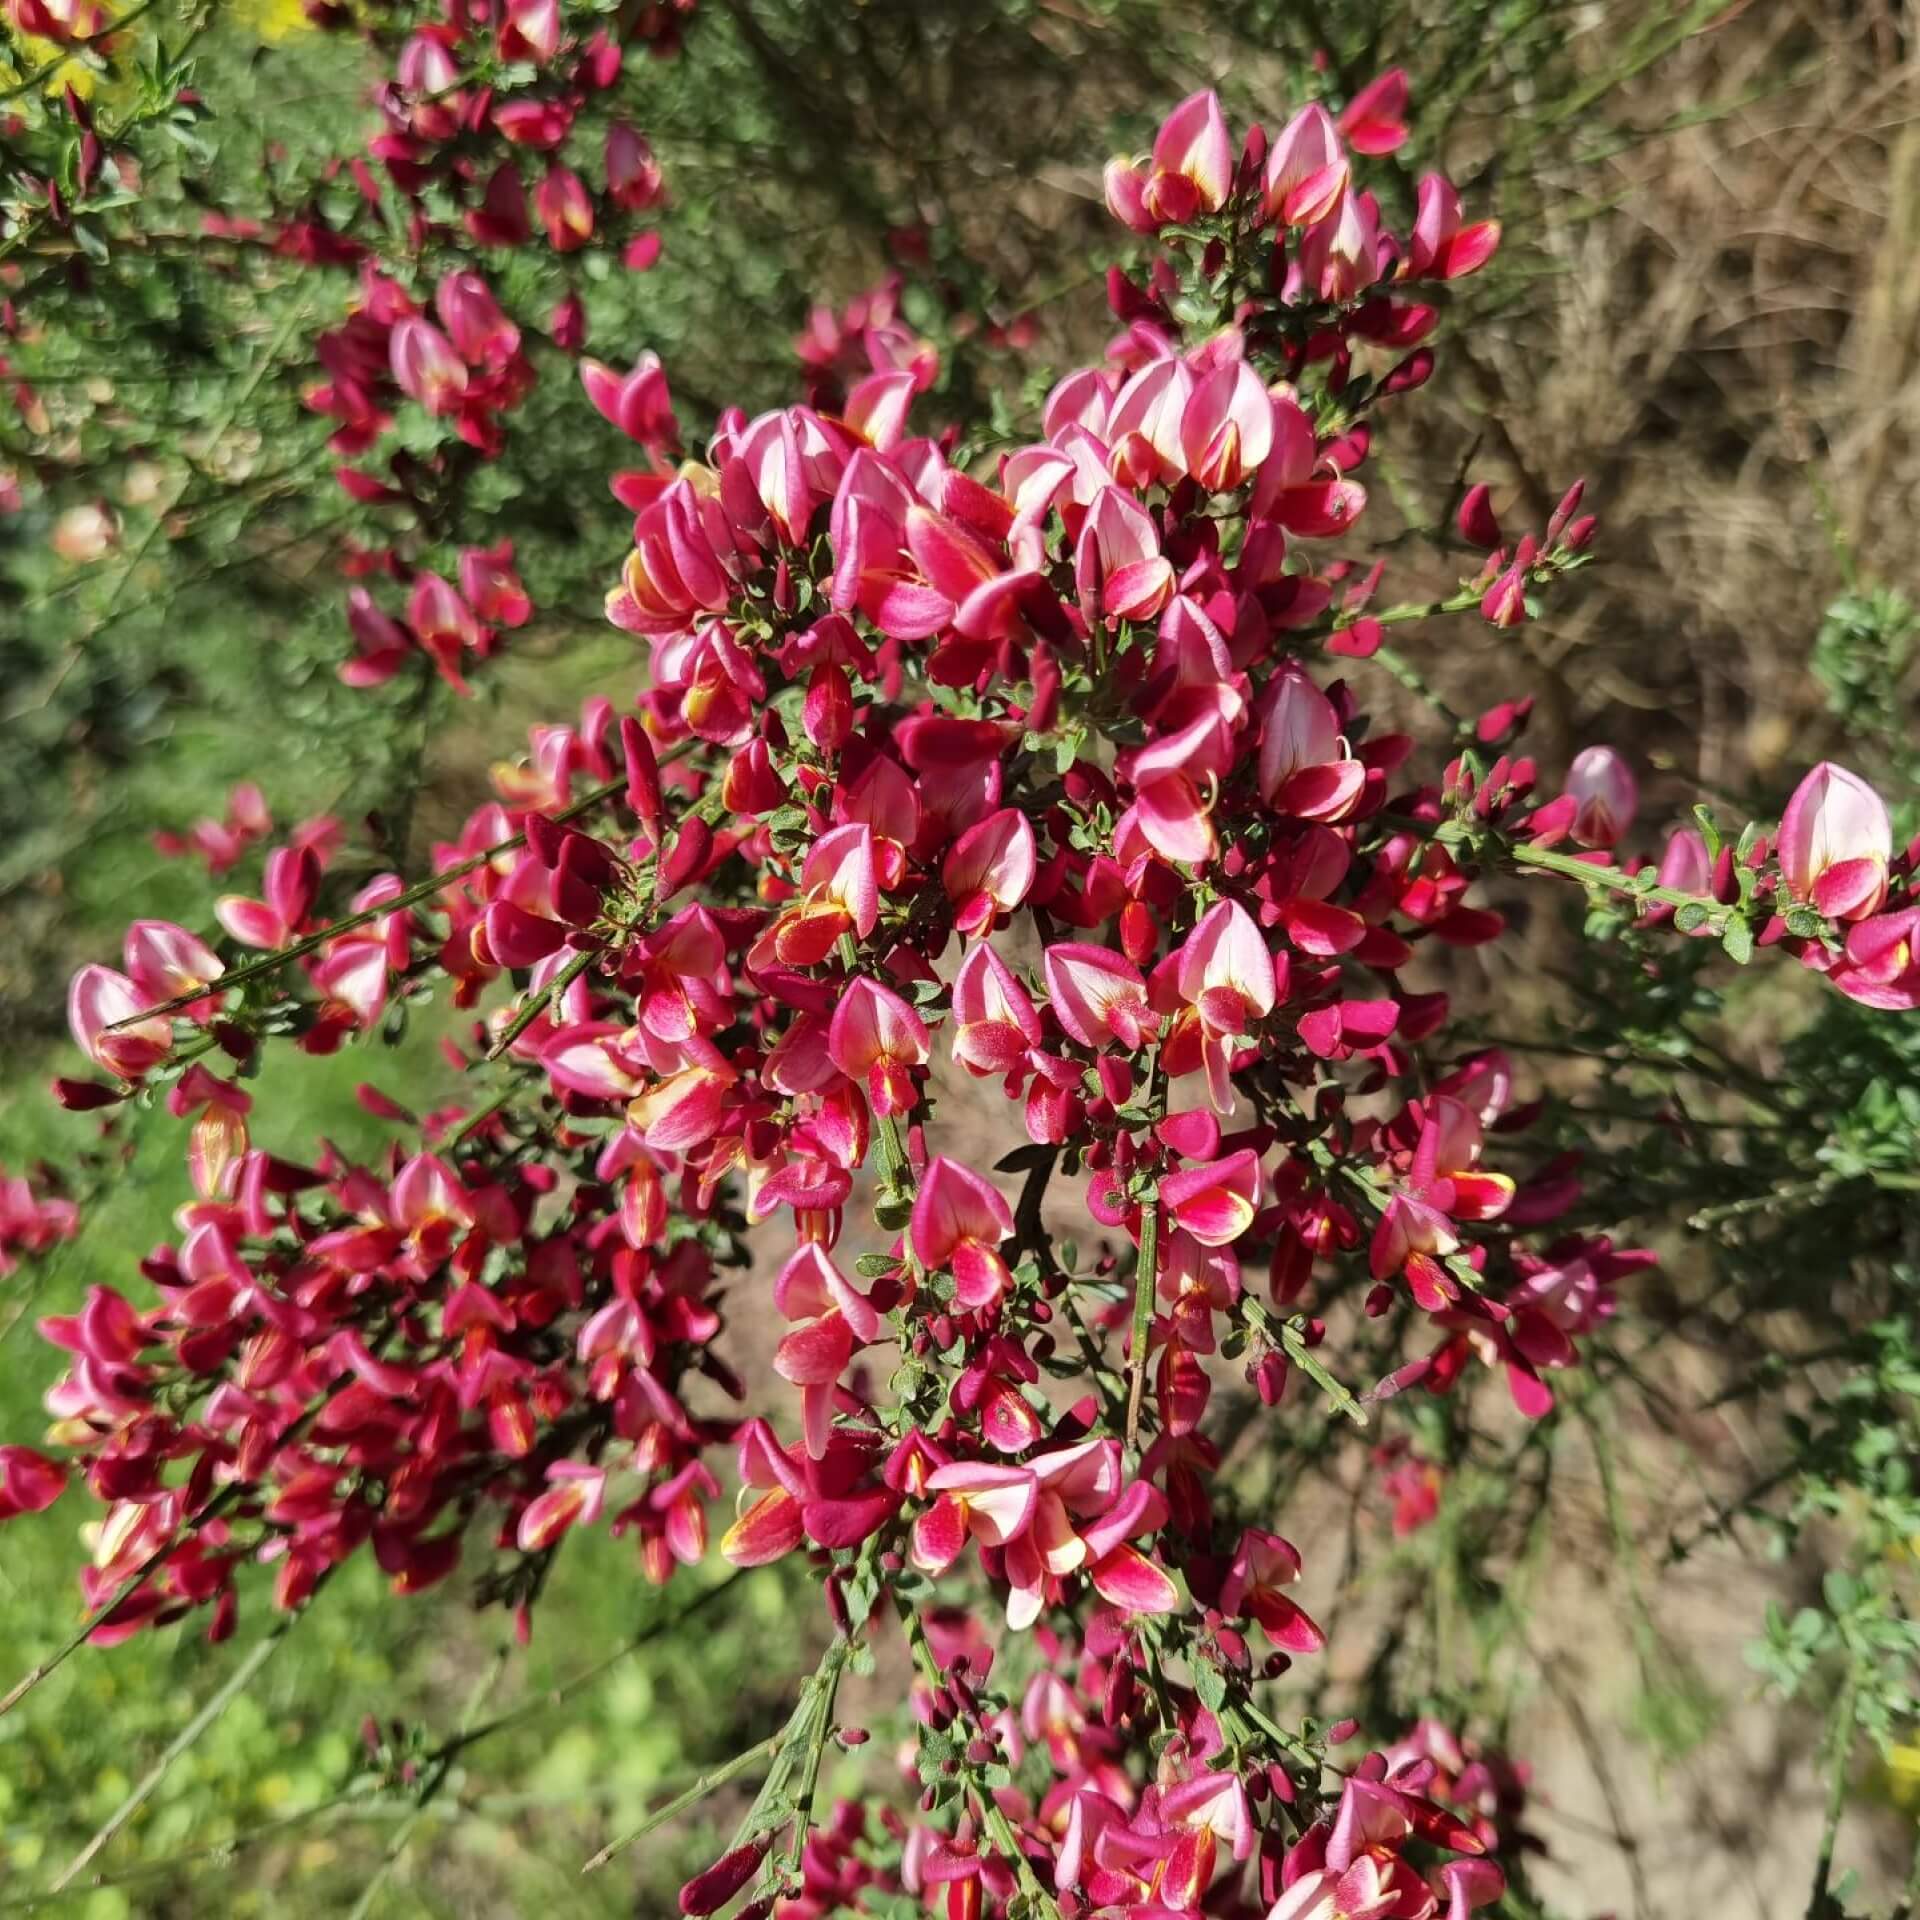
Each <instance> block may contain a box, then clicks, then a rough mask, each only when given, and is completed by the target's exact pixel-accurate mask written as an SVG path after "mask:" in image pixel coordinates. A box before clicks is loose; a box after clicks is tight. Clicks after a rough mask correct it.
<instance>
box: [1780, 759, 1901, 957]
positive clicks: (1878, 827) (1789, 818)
mask: <svg viewBox="0 0 1920 1920" xmlns="http://www.w3.org/2000/svg"><path fill="white" fill-rule="evenodd" d="M1892 852H1893V826H1892V823H1891V822H1890V821H1889V820H1888V818H1887V809H1886V806H1885V803H1884V802H1883V801H1882V800H1881V798H1880V796H1879V795H1878V794H1877V793H1875V792H1874V790H1873V789H1872V788H1871V787H1870V786H1868V785H1867V783H1866V782H1865V781H1864V780H1862V779H1861V778H1860V776H1859V775H1858V774H1857V773H1849V772H1848V771H1847V769H1846V768H1845V767H1837V766H1835V765H1834V764H1833V762H1832V761H1831V760H1823V761H1821V763H1820V764H1819V765H1818V766H1817V767H1815V768H1814V770H1813V771H1812V772H1811V773H1810V774H1808V775H1807V777H1806V778H1805V779H1804V780H1802V781H1801V782H1800V784H1799V785H1798V786H1797V787H1795V788H1794V790H1793V797H1792V799H1790V800H1789V801H1788V802H1787V810H1786V812H1785V813H1784V814H1782V815H1781V818H1780V842H1779V856H1780V875H1781V878H1782V879H1783V880H1785V882H1786V883H1787V891H1788V893H1789V894H1791V895H1792V896H1793V898H1794V899H1796V900H1803V901H1807V902H1809V903H1811V904H1812V905H1813V906H1814V907H1816V908H1817V909H1818V910H1819V911H1820V912H1821V913H1824V914H1825V915H1826V916H1827V918H1828V919H1830V920H1864V919H1866V918H1867V917H1868V915H1870V914H1873V913H1876V912H1878V911H1879V907H1880V903H1881V902H1882V901H1883V900H1884V899H1885V898H1886V897H1887V862H1888V860H1889V858H1890V857H1891V855H1892Z"/></svg>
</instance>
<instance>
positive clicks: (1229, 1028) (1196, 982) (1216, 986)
mask: <svg viewBox="0 0 1920 1920" xmlns="http://www.w3.org/2000/svg"><path fill="white" fill-rule="evenodd" d="M1175 978H1176V981H1177V984H1178V988H1179V993H1180V998H1181V999H1182V1000H1184V1001H1185V1002H1186V1003H1187V1005H1188V1006H1189V1007H1190V1008H1191V1009H1192V1010H1193V1017H1194V1019H1195V1021H1196V1022H1197V1026H1198V1040H1199V1050H1200V1062H1201V1064H1202V1065H1203V1066H1204V1067H1205V1069H1206V1074H1207V1096H1208V1098H1209V1099H1210V1100H1211V1101H1212V1103H1213V1110H1214V1111H1215V1112H1216V1113H1218V1114H1222V1115H1229V1114H1231V1113H1232V1112H1233V1110H1234V1099H1233V1081H1232V1071H1233V1067H1232V1060H1233V1043H1234V1042H1235V1041H1236V1040H1238V1039H1239V1038H1240V1037H1241V1035H1243V1034H1245V1033H1246V1031H1247V1030H1248V1028H1249V1027H1251V1026H1252V1025H1253V1023H1254V1022H1255V1021H1257V1020H1261V1019H1264V1018H1265V1017H1266V1015H1268V1014H1269V1013H1271V1012H1272V1011H1273V1007H1274V1002H1275V1001H1276V1000H1277V999H1278V997H1279V988H1278V984H1277V981H1276V978H1275V974H1274V967H1273V956H1272V954H1270V953H1269V952H1268V951H1267V943H1266V941H1265V939H1263V938H1262V936H1261V933H1260V929H1259V928H1258V927H1257V926H1256V925H1255V924H1254V922H1253V919H1252V917H1251V916H1250V915H1249V914H1248V912H1247V910H1246V909H1245V908H1244V907H1243V906H1241V905H1240V904H1239V903H1238V902H1237V901H1233V900H1222V901H1219V902H1218V903H1216V904H1215V905H1214V906H1212V907H1209V908H1208V909H1207V912H1206V913H1205V915H1204V916H1203V917H1202V918H1201V921H1200V923H1199V925H1198V926H1196V927H1195V928H1194V930H1193V931H1192V932H1191V933H1190V934H1188V935H1187V937H1186V940H1185V942H1184V943H1183V944H1182V946H1181V948H1180V953H1179V960H1178V968H1177V972H1176V975H1175Z"/></svg>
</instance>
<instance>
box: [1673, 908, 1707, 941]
mask: <svg viewBox="0 0 1920 1920" xmlns="http://www.w3.org/2000/svg"><path fill="white" fill-rule="evenodd" d="M1712 918H1713V915H1712V913H1711V911H1710V910H1709V909H1708V908H1707V907H1705V906H1703V905H1702V904H1701V903H1700V902H1699V901H1698V900H1689V901H1688V902H1687V904H1686V905H1685V906H1684V907H1680V908H1677V909H1676V910H1675V912H1674V916H1673V924H1674V926H1675V927H1676V928H1677V929H1678V930H1679V931H1680V932H1681V933H1693V932H1696V931H1697V930H1698V929H1699V928H1701V927H1704V926H1705V925H1706V924H1707V922H1708V921H1709V920H1711V919H1712Z"/></svg>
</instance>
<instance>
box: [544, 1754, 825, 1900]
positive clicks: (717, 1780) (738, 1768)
mask: <svg viewBox="0 0 1920 1920" xmlns="http://www.w3.org/2000/svg"><path fill="white" fill-rule="evenodd" d="M792 1737H793V1722H792V1721H788V1723H787V1724H786V1725H785V1726H784V1727H782V1728H781V1729H780V1731H779V1732H778V1733H770V1734H768V1736H767V1737H766V1738H765V1739H764V1740H762V1741H761V1742H760V1744H759V1745H758V1746H756V1747H749V1748H748V1749H747V1750H746V1752H745V1753H736V1754H735V1755H734V1756H733V1758H732V1759H731V1760H729V1761H727V1762H725V1763H724V1764H723V1765H721V1766H718V1767H715V1768H714V1769H713V1771H712V1772H711V1773H703V1774H702V1775H701V1776H700V1778H699V1779H698V1780H696V1781H695V1782H694V1783H693V1785H692V1786H690V1787H688V1788H687V1789H686V1790H685V1791H684V1792H683V1793H676V1794H675V1795H674V1796H673V1798H672V1799H671V1800H669V1801H668V1802H667V1803H666V1805H665V1806H663V1807H656V1808H655V1809H654V1811H653V1812H652V1813H650V1814H648V1815H647V1817H646V1818H645V1819H644V1820H642V1821H641V1822H640V1824H639V1825H638V1826H637V1827H635V1828H634V1830H633V1831H632V1832H631V1833H623V1834H622V1835H621V1836H620V1837H619V1839H617V1840H609V1841H608V1842H607V1844H606V1845H605V1846H604V1847H602V1848H601V1849H600V1851H599V1852H598V1853H596V1854H595V1855H594V1856H593V1858H592V1859H591V1860H589V1861H588V1862H587V1864H586V1865H585V1866H584V1867H582V1868H581V1869H580V1871H581V1872H582V1873H597V1872H598V1871H599V1870H600V1869H601V1868H602V1867H604V1866H605V1865H606V1864H607V1862H608V1861H609V1860H611V1859H612V1858H613V1857H614V1855H615V1854H617V1853H621V1852H624V1851H625V1850H626V1849H627V1848H628V1847H630V1846H632V1845H633V1843H634V1842H635V1841H636V1840H644V1839H645V1838H646V1837H647V1835H648V1834H650V1833H651V1832H653V1830H654V1829H655V1828H656V1827H661V1826H664V1825H665V1824H666V1823H667V1822H668V1821H669V1820H671V1819H672V1818H673V1816H674V1815H675V1814H676V1813H684V1812H686V1810H687V1809H688V1808H689V1807H690V1806H693V1805H694V1804H695V1803H696V1802H697V1801H701V1800H704V1799H705V1798H706V1797H707V1795H708V1794H710V1793H712V1792H714V1791H716V1790H717V1789H718V1788H720V1787H724V1786H725V1785H726V1784H727V1782H728V1781H729V1780H737V1779H738V1778H739V1777H740V1776H741V1774H743V1773H746V1772H749V1771H750V1770H751V1769H752V1768H754V1767H757V1766H758V1765H759V1764H760V1762H761V1761H763V1760H773V1759H776V1758H777V1757H778V1756H779V1753H780V1750H781V1748H782V1747H784V1746H785V1745H786V1744H787V1742H788V1740H790V1739H791V1738H792Z"/></svg>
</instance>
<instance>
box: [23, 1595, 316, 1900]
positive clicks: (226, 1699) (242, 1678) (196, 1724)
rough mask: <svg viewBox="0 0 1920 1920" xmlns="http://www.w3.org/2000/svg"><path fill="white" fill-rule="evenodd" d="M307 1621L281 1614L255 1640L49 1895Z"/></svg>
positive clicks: (62, 1887)
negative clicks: (303, 1621)
mask: <svg viewBox="0 0 1920 1920" xmlns="http://www.w3.org/2000/svg"><path fill="white" fill-rule="evenodd" d="M305 1618H306V1612H305V1610H304V1609H302V1610H301V1611H300V1612H298V1613H287V1614H282V1615H281V1617H280V1618H279V1619H278V1620H276V1621H275V1622H274V1623H273V1625H272V1626H271V1627H269V1628H268V1629H267V1631H266V1632H265V1633H264V1634H262V1635H261V1636H260V1638H259V1639H258V1640H256V1641H255V1642H254V1644H253V1646H252V1648H251V1649H250V1650H249V1652H248V1654H247V1657H246V1658H245V1659H244V1660H242V1661H241V1662H240V1664H239V1665H238V1666H237V1667H235V1668H234V1670H233V1672H232V1673H231V1674H229V1675H228V1676H227V1679H226V1682H225V1684H224V1685H222V1686H221V1687H220V1688H219V1689H218V1691H217V1692H215V1693H214V1695H213V1696H212V1698H211V1699H209V1700H208V1702H207V1704H206V1705H205V1706H204V1707H202V1708H201V1709H200V1711H199V1712H198V1713H196V1714H195V1715H194V1716H193V1718H192V1719H191V1720H189V1721H188V1722H187V1724H186V1725H185V1726H184V1727H182V1728H181V1729H180V1731H179V1732H178V1733H177V1734H175V1735H174V1737H173V1738H172V1739H171V1740H169V1741H168V1742H167V1744H166V1746H165V1747H164V1748H163V1749H162V1751H161V1754H160V1757H159V1759H157V1760H156V1761H155V1762H154V1763H153V1765H152V1766H151V1767H149V1768H148V1769H147V1771H146V1772H145V1773H144V1774H142V1775H141V1777H140V1779H139V1781H138V1782H137V1783H136V1785H135V1786H134V1789H133V1791H132V1792H131V1793H129V1794H128V1795H127V1797H126V1798H125V1799H124V1800H122V1801H121V1802H120V1804H119V1805H118V1806H117V1807H115V1808H114V1810H113V1811H112V1813H110V1814H109V1815H108V1816H107V1818H106V1820H105V1822H104V1823H103V1824H102V1825H101V1827H100V1828H99V1830H98V1831H97V1832H96V1833H95V1834H94V1836H93V1838H92V1839H91V1840H89V1841H88V1842H87V1844H86V1845H85V1846H84V1847H82V1848H81V1849H80V1851H79V1852H78V1853H76V1854H75V1855H74V1856H73V1858H72V1859H71V1860H69V1861H68V1862H67V1864H66V1866H65V1867H64V1868H63V1869H62V1870H61V1873H60V1877H59V1878H58V1879H57V1880H55V1881H54V1883H53V1885H52V1886H51V1887H49V1888H48V1892H50V1893H62V1892H64V1891H65V1890H66V1889H67V1887H68V1886H70V1885H71V1884H72V1882H73V1881H74V1879H75V1878H76V1877H77V1876H78V1875H79V1874H80V1873H81V1871H82V1870H83V1869H84V1868H85V1867H86V1865H87V1863H88V1862H89V1861H91V1860H92V1859H93V1857H94V1855H95V1854H97V1853H98V1852H99V1851H100V1849H101V1848H102V1847H104V1846H105V1845H106V1844H107V1843H108V1841H110V1840H111V1839H112V1838H113V1837H114V1835H115V1834H117V1833H118V1832H119V1831H120V1829H121V1828H122V1827H124V1826H125V1825H126V1824H127V1822H128V1821H129V1820H131V1819H132V1818H133V1816H134V1815H135V1814H136V1813H138V1812H139V1811H140V1809H141V1807H142V1806H144V1805H145V1804H146V1802H147V1800H148V1799H149V1798H150V1797H151V1796H152V1794H153V1791H154V1789H155V1788H156V1787H158V1786H159V1785H160V1783H161V1781H163V1780H164V1779H165V1778H166V1777H167V1775H168V1773H169V1772H170V1771H171V1770H172V1768H173V1765H174V1763H175V1761H177V1760H178V1759H180V1757H181V1756H182V1755H183V1754H185V1753H187V1752H189V1751H190V1750H191V1749H192V1748H193V1746H194V1745H195V1744H196V1743H197V1742H198V1741H199V1739H200V1736H201V1735H202V1734H204V1733H205V1732H206V1731H207V1729H208V1728H209V1727H211V1726H212V1725H213V1723H214V1722H215V1721H216V1720H218V1719H219V1718H220V1716H221V1715H222V1714H223V1713H225V1712H226V1710H227V1709H228V1707H230V1706H231V1705H232V1704H233V1703H234V1701H235V1700H237V1699H238V1698H239V1697H240V1695H241V1694H243V1693H244V1692H246V1690H247V1688H248V1687H249V1686H250V1685H251V1684H252V1682H253V1678H254V1676H255V1675H256V1674H257V1673H258V1672H259V1671H260V1669H261V1668H262V1667H264V1666H265V1665H266V1664H267V1662H268V1661H269V1660H271V1659H272V1658H273V1656H274V1655H275V1654H276V1653H277V1652H278V1651H279V1650H280V1648H281V1646H282V1645H283V1644H284V1642H285V1640H286V1637H287V1635H288V1634H289V1633H291V1632H292V1631H293V1628H294V1626H295V1624H296V1623H297V1622H298V1621H301V1620H303V1619H305Z"/></svg>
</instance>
